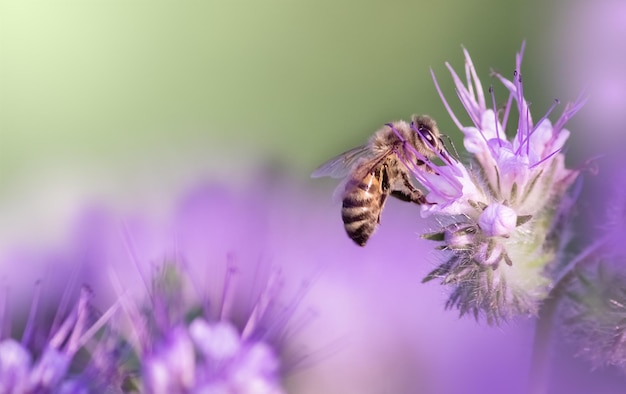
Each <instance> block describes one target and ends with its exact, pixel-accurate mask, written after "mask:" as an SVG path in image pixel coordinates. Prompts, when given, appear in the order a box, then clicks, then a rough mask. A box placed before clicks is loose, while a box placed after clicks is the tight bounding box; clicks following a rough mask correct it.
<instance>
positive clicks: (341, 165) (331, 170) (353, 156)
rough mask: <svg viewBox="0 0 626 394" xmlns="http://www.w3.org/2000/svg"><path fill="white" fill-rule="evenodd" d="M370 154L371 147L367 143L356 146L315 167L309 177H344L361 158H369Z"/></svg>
mask: <svg viewBox="0 0 626 394" xmlns="http://www.w3.org/2000/svg"><path fill="white" fill-rule="evenodd" d="M371 156H372V152H371V149H370V148H369V146H367V145H361V146H357V147H356V148H352V149H350V150H349V151H346V152H343V153H342V154H340V155H338V156H336V157H333V158H332V159H330V160H328V161H327V162H326V163H324V164H322V165H321V166H319V167H317V169H316V170H315V171H313V173H312V174H311V178H320V177H323V176H329V177H331V178H344V177H345V176H347V175H348V173H349V172H350V170H351V169H352V168H353V166H354V165H355V164H356V162H357V161H360V160H361V159H366V158H370V157H371Z"/></svg>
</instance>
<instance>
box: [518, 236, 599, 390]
mask: <svg viewBox="0 0 626 394" xmlns="http://www.w3.org/2000/svg"><path fill="white" fill-rule="evenodd" d="M605 243H606V239H600V240H598V241H596V242H594V243H593V244H591V245H589V246H588V247H587V248H585V249H584V250H583V251H582V252H581V253H580V254H579V255H578V256H576V257H575V258H574V259H572V261H570V262H569V263H568V264H567V265H566V266H565V268H564V269H563V270H562V271H561V272H560V274H559V275H557V278H556V280H555V281H554V285H553V287H552V290H550V294H548V297H547V298H546V300H545V301H544V303H543V305H542V306H541V309H540V310H539V318H538V319H537V326H536V328H535V339H534V341H533V352H532V357H531V365H530V376H529V381H528V394H546V393H548V381H549V376H550V356H551V351H550V350H551V346H550V345H551V340H552V334H553V332H552V328H553V325H554V319H555V315H556V309H557V306H558V303H559V301H560V299H561V294H562V293H563V292H564V291H565V289H566V287H567V283H568V282H569V281H570V280H571V279H572V278H573V277H574V270H575V269H576V268H577V267H578V266H579V265H580V264H582V263H583V262H585V261H588V258H589V256H591V255H592V254H594V253H595V252H597V251H598V249H600V248H601V247H602V246H603V245H604V244H605Z"/></svg>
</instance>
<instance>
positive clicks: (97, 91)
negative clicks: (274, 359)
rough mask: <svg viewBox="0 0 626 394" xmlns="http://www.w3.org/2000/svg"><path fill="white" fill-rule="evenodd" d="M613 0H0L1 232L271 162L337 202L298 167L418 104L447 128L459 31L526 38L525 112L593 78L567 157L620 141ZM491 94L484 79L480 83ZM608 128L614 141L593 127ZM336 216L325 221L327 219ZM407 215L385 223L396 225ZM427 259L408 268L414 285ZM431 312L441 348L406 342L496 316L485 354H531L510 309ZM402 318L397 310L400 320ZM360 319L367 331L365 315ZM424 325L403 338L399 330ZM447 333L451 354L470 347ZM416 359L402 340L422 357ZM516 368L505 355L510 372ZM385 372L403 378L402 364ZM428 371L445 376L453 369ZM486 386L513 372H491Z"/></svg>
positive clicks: (501, 60)
mask: <svg viewBox="0 0 626 394" xmlns="http://www.w3.org/2000/svg"><path fill="white" fill-rule="evenodd" d="M620 4H621V3H620V2H619V1H609V0H603V1H601V2H594V1H591V0H588V1H581V0H579V1H565V0H562V1H555V2H550V4H546V3H544V2H540V1H530V2H502V1H497V0H472V1H439V2H426V1H397V0H396V1H388V2H362V1H354V0H346V1H341V2H334V1H284V0H283V1H280V0H268V1H263V2H259V1H250V0H248V1H223V0H217V1H203V2H202V1H178V2H148V1H135V2H122V1H91V2H82V3H79V2H72V1H57V2H44V1H28V0H22V1H7V0H3V1H2V2H0V248H4V247H8V246H10V245H15V244H20V243H34V244H54V243H55V242H58V241H59V240H60V239H62V238H64V237H65V236H66V231H65V230H64V229H65V228H67V227H68V226H69V224H70V223H71V222H72V220H74V219H73V218H75V217H76V216H77V215H79V214H80V212H81V210H83V209H84V207H85V205H86V204H87V205H88V204H93V203H98V204H105V205H107V206H110V207H115V208H119V209H122V210H131V211H132V210H133V209H137V208H141V209H142V210H143V211H144V212H152V213H153V214H154V215H164V214H166V212H167V211H168V207H171V206H172V204H173V202H174V201H175V200H176V198H178V197H179V196H180V195H181V194H183V193H185V191H186V190H188V189H189V188H193V187H194V185H198V184H203V183H207V182H208V183H212V182H220V183H223V184H227V185H230V184H233V185H236V184H242V183H243V184H245V183H247V182H250V180H251V179H255V178H257V180H258V178H259V177H260V176H265V175H261V174H267V173H273V174H278V175H279V176H280V177H282V179H289V180H290V182H292V184H293V185H297V187H298V188H300V189H301V190H302V191H303V193H304V194H306V195H307V196H309V197H310V198H311V200H307V203H308V204H319V205H318V206H317V207H316V208H315V209H317V210H321V211H323V212H324V213H323V214H320V216H319V218H320V219H319V220H323V219H322V218H325V217H327V216H328V217H329V218H330V217H331V216H332V215H335V214H336V210H337V209H338V208H337V207H336V206H334V205H332V203H331V202H330V201H329V199H330V198H329V196H330V193H331V191H332V189H333V187H334V182H332V180H315V181H313V180H310V179H309V178H308V175H309V174H310V172H311V171H312V170H313V169H314V168H315V167H316V166H317V165H318V164H320V163H321V162H323V161H325V160H326V159H328V158H329V157H331V156H333V155H335V154H337V153H339V152H341V151H344V150H346V149H348V148H351V147H353V146H356V145H359V144H362V143H363V142H365V141H366V139H367V137H368V136H369V135H370V134H371V133H372V132H373V131H374V130H375V129H377V128H378V127H379V126H380V125H381V124H383V123H385V122H388V121H390V120H395V119H400V118H404V119H407V118H409V117H410V115H411V114H413V113H427V114H430V115H431V116H433V117H435V118H436V119H438V121H439V125H440V128H441V129H442V130H443V131H444V132H446V133H447V134H448V135H450V136H451V138H452V139H453V140H454V141H455V143H456V144H457V146H459V147H460V146H462V143H461V138H460V132H459V131H458V130H456V129H455V128H454V124H453V123H452V121H451V120H450V119H449V118H448V116H447V113H446V112H445V109H444V107H443V105H442V104H441V101H440V100H439V97H438V95H437V93H436V91H435V88H434V85H433V82H432V80H431V77H430V71H429V69H430V68H432V69H433V70H434V72H435V73H436V75H437V76H438V80H439V82H440V84H441V87H442V89H443V90H444V92H445V93H446V96H447V98H448V100H449V101H450V102H451V103H453V104H454V105H453V106H454V108H456V109H458V108H460V106H459V105H458V104H457V103H456V100H455V94H454V91H453V88H452V82H451V80H450V78H449V77H448V72H447V70H446V68H445V65H444V63H445V62H446V61H449V62H450V63H451V64H452V66H453V67H455V69H457V70H459V71H461V70H462V66H463V58H462V52H461V46H465V47H466V48H467V49H468V50H469V51H470V53H471V55H472V57H473V60H474V63H475V65H476V67H477V70H478V72H479V74H480V76H481V78H482V80H483V83H488V82H485V81H488V80H489V70H490V69H491V68H493V69H496V70H498V71H500V72H501V73H503V74H504V75H505V76H510V75H511V74H512V72H513V67H514V54H515V52H516V51H518V50H519V48H520V46H521V43H522V41H523V40H526V43H527V49H526V55H525V58H524V63H523V73H524V89H525V93H526V97H528V98H530V100H531V102H532V103H531V104H532V110H533V111H534V113H535V114H536V115H535V116H536V117H537V118H538V117H539V116H541V114H543V113H544V111H545V110H546V109H547V108H548V107H549V106H550V104H551V103H552V101H553V99H554V98H556V97H558V98H560V99H561V101H562V102H565V101H568V100H573V99H574V98H575V97H576V96H577V95H578V93H579V92H580V91H581V89H582V88H584V87H588V88H589V87H591V89H590V91H591V92H593V93H595V95H592V96H591V97H592V100H591V102H590V104H589V105H588V106H587V107H586V108H585V109H583V111H582V112H581V113H580V114H579V117H578V118H577V119H575V120H574V121H572V122H571V123H570V124H569V128H570V129H571V130H572V131H573V133H572V138H571V141H570V146H571V147H570V149H571V154H570V155H569V157H568V161H569V163H570V164H571V165H572V166H576V165H579V164H580V163H582V162H584V160H585V158H587V157H590V156H592V155H595V154H597V153H599V152H601V151H602V150H603V149H606V148H607V146H611V145H612V146H616V145H617V146H620V145H621V141H623V139H621V138H623V133H621V132H620V130H621V128H619V127H615V125H618V124H620V122H621V124H626V122H622V121H623V120H624V119H623V116H624V113H625V111H623V108H624V107H625V106H626V96H625V95H624V91H625V90H624V88H623V87H624V82H623V81H624V79H623V78H624V76H623V75H624V72H623V70H624V68H623V67H622V68H620V65H623V64H624V57H625V56H626V55H625V53H626V49H624V43H625V42H626V32H625V31H624V26H626V10H625V9H624V8H623V7H622V6H621V5H620ZM596 11H597V12H596ZM596 14H597V15H596ZM593 15H595V16H593ZM590 21H592V22H590ZM606 21H613V22H612V24H611V23H608V22H607V23H605V22H606ZM594 34H595V35H594ZM611 70H612V71H614V73H613V74H610V72H609V71H611ZM598 75H602V76H606V78H604V80H603V81H604V82H603V83H604V84H602V83H600V84H599V85H601V86H603V87H605V88H606V89H604V90H602V89H596V86H597V85H598V83H597V82H598V78H597V77H598ZM610 75H613V76H610ZM620 75H621V78H622V79H619V76H620ZM607 80H608V81H607ZM505 99H506V95H505V94H504V91H503V90H502V89H501V88H499V87H496V100H497V102H498V103H499V104H501V103H503V102H504V100H505ZM603 100H604V101H603ZM607 103H609V104H607ZM607 105H608V106H607ZM597 109H601V110H604V111H605V112H603V113H602V114H603V116H602V119H604V120H605V121H604V123H602V124H601V127H596V126H598V123H597V122H598V121H597V118H596V117H595V116H594V112H592V110H597ZM560 110H561V109H560V108H559V109H557V111H556V112H557V113H558V112H560ZM458 113H460V111H458V112H457V114H458ZM596 113H597V112H596ZM555 115H556V114H555ZM609 115H611V116H613V115H614V117H611V116H609ZM590 129H592V130H590ZM609 139H610V140H611V141H615V140H618V141H620V144H610V143H609V144H607V143H603V142H602V141H606V140H609ZM621 146H623V145H621ZM302 209H305V208H302ZM402 209H403V208H398V207H391V208H390V213H389V215H390V217H396V218H398V220H399V221H400V222H402V220H405V221H406V220H408V219H406V218H404V217H405V213H406V212H408V211H403V210H402ZM316 212H317V211H316ZM329 212H332V213H329ZM326 215H327V216H326ZM394 215H395V216H394ZM336 216H337V223H336V224H333V226H335V225H337V226H340V224H339V222H338V220H339V218H338V215H336ZM309 217H311V216H309ZM332 217H334V216H332ZM329 220H330V219H329ZM390 221H391V219H390ZM402 223H404V222H402ZM410 223H413V222H410ZM410 223H409V222H407V223H404V224H403V225H402V226H400V228H403V229H406V228H411V224H410ZM291 224H292V225H293V226H294V228H295V226H297V225H302V223H300V224H297V223H291ZM418 229H419V228H418V227H417V226H416V227H415V230H413V231H418ZM339 230H340V229H339ZM389 231H390V233H389V234H391V230H389ZM337 234H339V236H342V235H341V231H337ZM380 247H382V246H380ZM372 264H374V263H372ZM350 267H353V268H354V269H357V267H356V266H355V265H352V266H350ZM410 267H413V266H410ZM370 268H371V269H372V270H373V271H370V272H369V273H368V274H363V277H362V278H361V279H362V280H363V282H360V284H359V286H360V288H361V290H362V293H363V294H369V295H368V296H367V297H373V298H376V297H375V295H374V294H375V293H376V292H377V291H379V290H380V288H378V287H376V286H375V285H372V283H374V281H375V280H377V278H380V275H379V274H380V272H379V271H378V270H381V271H384V270H383V268H382V267H380V266H379V267H378V268H372V266H370ZM428 268H429V267H425V268H420V270H419V272H418V273H411V275H415V278H414V280H413V283H414V285H415V286H420V285H419V284H418V282H419V280H420V279H421V276H420V275H422V274H424V273H425V272H427V271H428ZM412 269H415V268H414V267H413V268H408V270H409V271H410V270H412ZM407 272H408V271H407ZM343 275H347V276H349V275H348V274H346V273H343ZM398 275H399V276H398V280H401V279H399V278H400V277H401V278H403V279H404V280H405V281H407V279H406V276H403V275H401V274H398ZM368 281H369V282H368ZM408 282H411V281H408ZM405 285H406V286H409V285H410V283H405ZM389 286H391V287H393V284H389ZM430 286H435V285H434V284H431V285H430ZM428 291H430V293H433V290H432V289H431V290H428ZM434 293H435V295H436V293H437V291H434ZM390 294H395V297H396V298H394V297H391V296H390V298H388V299H386V298H384V297H383V298H384V299H386V300H387V301H386V302H387V304H385V305H386V306H385V307H381V308H382V309H384V308H390V307H392V306H393V305H397V303H398V300H399V299H403V297H407V294H403V293H401V292H399V293H393V292H392V293H390ZM411 296H412V297H413V296H416V297H417V296H419V295H416V294H413V293H411ZM366 299H367V298H366ZM443 299H444V296H443V294H441V297H439V298H438V299H436V300H435V301H433V303H432V304H433V305H431V306H428V308H431V307H437V308H439V309H440V308H441V305H442V302H443ZM362 300H363V299H361V301H362ZM352 302H358V300H357V301H352ZM409 303H410V301H409ZM346 308H348V307H346ZM349 308H364V307H363V306H362V305H361V306H360V307H354V306H352V307H349ZM428 308H427V309H428ZM406 309H407V310H411V307H410V305H409V306H407V307H406ZM418 309H419V308H418ZM439 309H438V310H439ZM428 310H430V309H428ZM414 312H415V311H414ZM355 313H356V312H355ZM415 313H416V312H415ZM420 313H431V316H432V313H435V312H433V311H431V312H424V311H423V310H422V311H421V312H420ZM447 313H448V315H450V316H448V315H446V316H447V317H442V319H444V320H445V323H441V324H443V325H446V324H447V326H446V327H455V328H452V329H451V331H446V332H449V333H451V334H450V335H455V336H454V339H450V341H449V342H448V344H449V345H446V343H444V342H443V339H442V338H438V339H437V341H439V343H441V348H440V349H436V348H432V347H428V346H426V347H422V349H427V351H428V352H432V354H434V355H435V357H434V358H433V360H440V359H442V358H446V357H447V358H449V359H452V360H454V359H455V358H456V357H457V356H455V354H454V353H455V349H457V347H458V346H461V347H462V345H459V344H462V343H463V331H462V329H467V330H470V334H468V337H469V338H473V336H474V335H479V336H480V335H482V336H481V338H483V340H486V338H488V337H490V336H494V335H495V338H497V339H496V341H502V342H503V343H506V342H507V341H508V339H507V338H515V339H514V340H513V342H514V343H513V344H512V345H511V346H512V347H513V348H514V350H513V352H512V353H507V354H506V355H505V356H503V357H504V358H503V360H510V359H516V360H518V361H519V359H522V361H523V360H524V359H525V358H526V357H529V350H528V347H529V346H530V341H531V335H530V334H529V331H528V328H529V327H526V325H528V324H529V323H528V322H522V323H520V324H521V326H514V327H513V328H511V330H512V331H507V330H508V329H509V328H504V329H502V330H500V329H497V330H496V331H497V332H496V333H495V334H494V331H489V330H493V329H487V328H485V327H482V328H475V326H474V325H468V322H467V321H464V322H463V323H462V324H463V325H461V326H453V324H454V321H455V320H456V316H453V313H454V312H447ZM393 314H396V312H393ZM420 316H424V315H417V314H415V315H412V316H411V318H410V320H411V321H412V322H415V321H416V320H419V317H420ZM348 320H349V319H348ZM438 324H439V323H438ZM472 324H473V323H472ZM381 326H384V324H382V323H381ZM409 327H414V326H413V325H409V326H407V328H406V329H405V330H406V331H410V330H409ZM436 327H439V326H436ZM456 327H458V328H456ZM373 330H374V329H373ZM476 330H478V331H476ZM481 330H482V331H481ZM434 331H437V330H436V329H435V330H434ZM476 332H480V333H479V334H476ZM503 332H505V334H503ZM520 332H522V334H520V335H517V334H518V333H520ZM429 333H430V334H435V332H429ZM363 335H364V337H363V338H366V336H365V334H363ZM372 335H376V336H378V335H379V334H378V333H377V332H376V331H375V330H374V331H373V332H372ZM403 335H405V336H402V337H401V338H405V337H408V336H409V335H410V333H408V332H405V333H404V334H403ZM363 341H365V339H363ZM399 342H400V343H404V340H399ZM427 342H428V341H427V340H426V339H424V338H421V339H420V340H419V341H417V342H415V343H413V344H411V345H410V347H419V344H420V343H427ZM509 343H510V342H509ZM455 344H456V345H455ZM455 346H457V347H455ZM374 348H375V349H376V350H375V351H373V353H371V354H370V355H369V356H372V355H376V354H379V353H380V352H384V351H383V350H380V349H383V348H384V346H382V345H381V348H380V349H378V348H376V347H374ZM462 348H463V347H462ZM463 349H464V350H461V352H462V353H463V354H464V356H463V357H461V358H460V360H468V359H471V355H472V354H475V353H479V352H481V350H482V349H483V348H481V347H480V346H478V345H476V347H475V348H473V347H471V346H470V348H469V349H466V348H463ZM490 349H491V350H490V352H489V353H488V354H489V355H492V356H493V355H496V354H497V351H496V350H494V349H497V346H496V347H494V348H490ZM424 351H426V350H424ZM410 354H412V353H409V352H407V359H409V358H410ZM444 355H445V357H444ZM367 357H368V356H367V355H361V356H360V360H364V359H367ZM390 357H391V356H390ZM424 360H426V361H424ZM427 360H428V358H426V359H424V358H420V362H421V363H428V361H427ZM568 360H569V359H568ZM457 364H461V361H457ZM493 364H494V365H495V364H499V361H497V360H496V361H494V362H493ZM524 364H525V363H524V362H522V363H521V364H520V365H524ZM330 365H332V364H330ZM345 365H350V361H346V362H345ZM375 365H376V362H373V363H371V365H369V366H368V367H367V368H365V367H364V369H363V371H364V372H363V375H362V376H365V375H367V374H368V373H370V375H369V376H370V378H371V379H374V377H375V376H376V375H371V371H372V370H374V369H375V367H374V366H375ZM409 365H413V364H409ZM487 365H492V364H487ZM577 365H578V364H577ZM581 365H583V364H581ZM457 367H458V370H463V366H462V365H457ZM322 368H324V367H323V366H322ZM368 368H369V369H368ZM390 368H392V367H390ZM524 368H525V367H521V369H520V370H517V371H516V373H515V374H513V375H514V376H515V378H514V379H513V380H514V381H515V382H516V383H515V385H516V389H518V390H521V389H520V387H519V385H521V384H522V383H523V381H524V376H525V373H526V370H525V369H524ZM577 368H579V369H581V370H584V367H581V366H580V365H579V366H578V367H577ZM486 369H487V368H486V367H485V370H484V371H483V373H484V374H482V375H481V374H479V375H475V376H474V375H472V376H470V379H473V380H474V383H475V385H476V387H480V385H481V384H482V382H481V377H486V376H488V375H489V373H488V372H489V371H488V370H486ZM368 371H369V372H368ZM403 373H404V374H405V375H403V376H405V378H406V379H408V380H410V377H411V373H412V372H411V369H410V368H408V369H407V371H404V372H403ZM569 373H571V370H570V369H565V370H564V372H563V374H564V375H567V374H569ZM383 375H384V374H383ZM466 375H469V372H468V373H467V374H466ZM372 376H374V377H372ZM466 377H467V376H466ZM343 379H344V382H343V383H342V384H344V385H343V386H341V385H339V384H338V385H336V386H334V388H333V384H332V383H328V382H323V380H319V379H317V383H319V384H322V383H323V384H324V385H323V386H321V387H324V390H325V391H324V392H349V391H346V390H347V389H346V387H347V386H346V385H347V384H348V383H346V381H354V379H353V378H352V377H344V378H343ZM371 379H370V380H371ZM380 379H381V381H382V380H384V379H385V376H382V377H380ZM450 379H453V377H450ZM313 380H316V378H313ZM304 381H307V379H304ZM320 382H322V383H320ZM518 384H519V385H518ZM365 386H366V385H365ZM338 387H341V388H338ZM369 387H377V388H378V387H380V390H383V387H385V386H384V385H381V386H369ZM391 387H396V390H395V391H394V389H392V388H390V389H389V390H392V391H387V392H398V391H397V390H400V389H397V388H398V387H403V386H402V385H401V384H400V383H399V385H397V386H391ZM406 387H413V386H406ZM446 387H448V392H454V387H455V386H454V385H452V384H450V385H449V386H446ZM493 387H497V388H502V389H503V390H504V389H505V388H506V389H507V390H508V389H511V387H507V386H506V383H502V385H501V386H498V385H496V386H493ZM572 387H575V385H574V386H572ZM572 389H573V388H572ZM333 390H335V391H333ZM309 392H319V391H316V389H311V390H310V391H309ZM355 392H358V391H355ZM374 392H384V391H374ZM494 392H496V391H494ZM500 392H504V391H500ZM511 392H513V391H511ZM520 392H521V391H520ZM570 392H574V391H570ZM581 392H583V391H581Z"/></svg>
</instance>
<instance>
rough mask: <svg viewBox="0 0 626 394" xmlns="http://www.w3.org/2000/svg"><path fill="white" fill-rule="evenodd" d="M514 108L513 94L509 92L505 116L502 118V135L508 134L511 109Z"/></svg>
mask: <svg viewBox="0 0 626 394" xmlns="http://www.w3.org/2000/svg"><path fill="white" fill-rule="evenodd" d="M512 106H513V92H509V98H508V99H507V101H506V106H505V107H504V116H503V117H502V133H504V134H506V126H507V123H508V121H509V114H510V113H511V107H512Z"/></svg>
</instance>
